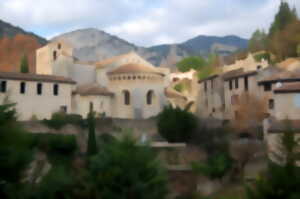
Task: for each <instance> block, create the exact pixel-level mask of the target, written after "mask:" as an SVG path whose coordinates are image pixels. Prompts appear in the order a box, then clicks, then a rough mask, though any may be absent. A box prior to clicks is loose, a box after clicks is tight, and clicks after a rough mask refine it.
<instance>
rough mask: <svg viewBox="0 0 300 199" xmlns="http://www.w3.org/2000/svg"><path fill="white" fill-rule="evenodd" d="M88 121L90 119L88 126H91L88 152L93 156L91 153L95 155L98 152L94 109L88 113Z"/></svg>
mask: <svg viewBox="0 0 300 199" xmlns="http://www.w3.org/2000/svg"><path fill="white" fill-rule="evenodd" d="M87 121H88V128H89V137H88V148H87V154H88V155H89V156H91V155H95V154H96V153H97V152H98V147H97V141H96V135H95V113H94V112H93V111H91V112H90V113H89V114H88V118H87Z"/></svg>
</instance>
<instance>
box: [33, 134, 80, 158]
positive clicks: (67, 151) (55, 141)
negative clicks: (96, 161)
mask: <svg viewBox="0 0 300 199" xmlns="http://www.w3.org/2000/svg"><path fill="white" fill-rule="evenodd" d="M35 136H36V137H35V144H36V145H37V146H38V148H40V149H41V150H42V151H45V152H47V153H50V154H54V155H55V154H56V155H62V156H71V155H73V154H74V152H75V151H76V150H77V147H78V146H77V141H76V137H75V136H74V135H59V134H36V135H35Z"/></svg>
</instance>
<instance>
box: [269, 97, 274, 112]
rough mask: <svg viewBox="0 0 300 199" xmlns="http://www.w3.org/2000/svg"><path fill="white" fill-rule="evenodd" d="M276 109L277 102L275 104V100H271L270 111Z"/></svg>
mask: <svg viewBox="0 0 300 199" xmlns="http://www.w3.org/2000/svg"><path fill="white" fill-rule="evenodd" d="M274 107H275V102H274V100H273V99H269V109H271V110H272V109H274Z"/></svg>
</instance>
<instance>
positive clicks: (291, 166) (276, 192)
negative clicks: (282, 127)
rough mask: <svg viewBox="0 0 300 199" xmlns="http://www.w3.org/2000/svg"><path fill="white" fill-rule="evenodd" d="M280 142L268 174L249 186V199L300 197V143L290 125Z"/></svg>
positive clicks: (294, 198)
mask: <svg viewBox="0 0 300 199" xmlns="http://www.w3.org/2000/svg"><path fill="white" fill-rule="evenodd" d="M278 144H279V145H278V146H281V147H278V151H277V152H276V153H274V154H273V161H275V162H270V165H269V168H268V170H267V173H266V175H265V176H262V177H261V178H259V179H258V180H257V181H256V182H255V184H254V186H253V187H252V188H250V187H247V195H248V199H268V198H270V199H282V198H285V199H296V198H300V190H299V186H300V173H299V168H298V167H297V166H296V161H297V160H299V153H298V152H297V151H296V149H297V148H298V146H299V144H298V140H296V137H295V132H294V131H293V130H292V129H291V126H290V125H287V129H286V131H285V132H284V134H283V135H282V136H281V139H280V142H279V143H278Z"/></svg>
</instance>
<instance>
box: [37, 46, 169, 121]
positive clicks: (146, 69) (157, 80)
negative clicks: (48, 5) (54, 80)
mask: <svg viewBox="0 0 300 199" xmlns="http://www.w3.org/2000/svg"><path fill="white" fill-rule="evenodd" d="M36 54H37V72H38V73H40V74H47V75H59V76H63V77H66V78H70V79H73V80H74V81H75V82H76V83H77V86H76V88H74V90H73V91H72V92H71V93H72V100H71V101H72V104H71V112H72V113H75V114H80V115H82V116H84V117H86V116H87V114H88V112H89V111H90V110H93V111H95V112H96V113H97V114H99V115H102V116H107V117H113V118H126V119H144V118H149V117H153V116H156V115H157V114H158V113H159V112H160V111H161V110H162V109H163V107H164V106H165V105H166V103H167V102H168V101H167V97H166V95H165V88H166V87H167V86H168V85H169V83H170V81H169V73H170V71H169V70H168V69H164V68H160V69H158V68H156V67H154V66H153V65H152V64H150V63H149V62H147V61H146V60H144V59H143V58H141V57H140V56H139V55H137V54H136V53H134V52H130V53H127V54H124V55H120V56H116V57H112V58H109V59H106V60H103V61H99V62H82V61H80V60H78V59H77V58H75V57H74V56H73V49H72V47H71V45H69V44H68V43H65V42H63V41H53V42H51V43H50V44H48V45H46V46H44V47H43V48H41V49H38V50H37V53H36Z"/></svg>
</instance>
